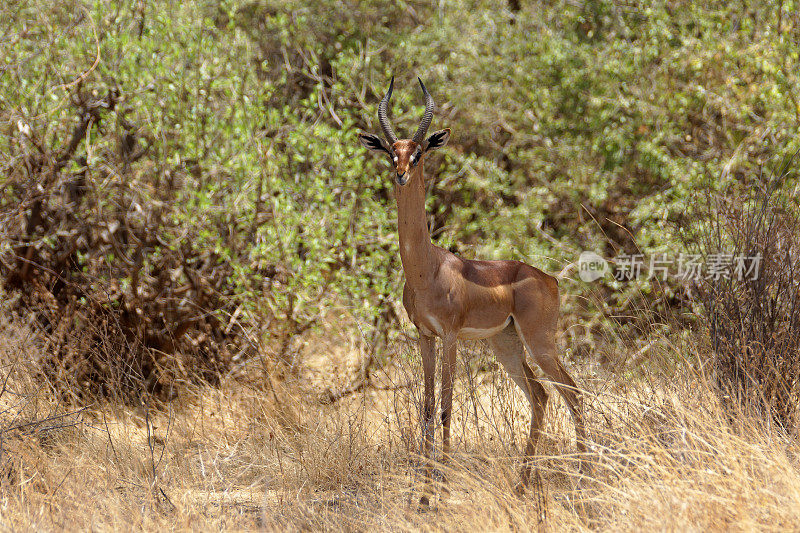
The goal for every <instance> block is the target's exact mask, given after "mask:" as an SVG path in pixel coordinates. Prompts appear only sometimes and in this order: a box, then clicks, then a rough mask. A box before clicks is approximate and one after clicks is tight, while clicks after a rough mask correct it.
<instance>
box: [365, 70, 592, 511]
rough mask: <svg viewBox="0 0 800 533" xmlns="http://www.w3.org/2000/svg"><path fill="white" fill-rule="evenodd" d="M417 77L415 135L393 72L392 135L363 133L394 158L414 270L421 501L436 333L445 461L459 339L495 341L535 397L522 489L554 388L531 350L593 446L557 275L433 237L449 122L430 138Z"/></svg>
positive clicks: (410, 287)
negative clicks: (401, 131)
mask: <svg viewBox="0 0 800 533" xmlns="http://www.w3.org/2000/svg"><path fill="white" fill-rule="evenodd" d="M417 79H418V81H419V85H420V87H421V88H422V94H423V96H424V97H425V113H424V114H423V116H422V120H421V121H420V124H419V127H418V128H417V131H416V132H415V133H414V136H413V137H412V138H411V139H398V138H397V136H396V135H395V133H394V130H392V126H391V124H390V123H389V120H388V117H387V114H386V109H387V106H388V104H389V99H390V98H391V97H392V89H393V88H394V77H392V80H391V82H390V83H389V91H388V92H387V93H386V95H385V96H384V97H383V99H382V100H381V101H380V104H379V105H378V122H379V123H380V126H381V129H382V130H383V135H384V137H385V140H384V139H382V138H381V137H380V136H378V135H373V134H368V133H363V132H361V133H359V134H358V137H359V140H360V141H361V144H362V145H364V147H366V148H367V149H369V150H371V151H373V152H383V153H385V154H387V155H388V156H389V157H390V158H391V161H392V164H393V166H394V172H395V179H394V181H395V196H396V200H397V225H398V234H399V239H400V259H401V261H402V265H403V271H404V273H405V277H406V282H405V286H404V287H403V307H405V309H406V312H407V313H408V317H409V319H410V320H411V322H412V323H413V324H414V326H416V328H417V331H418V333H419V348H420V353H421V355H422V368H423V379H424V389H425V397H424V402H423V410H422V411H423V412H422V415H423V416H422V421H421V426H422V428H421V429H422V433H423V439H422V443H421V448H422V450H421V452H422V453H421V455H422V456H423V458H424V461H425V465H426V466H425V467H424V472H425V479H426V489H425V491H424V494H423V496H422V498H421V501H420V503H421V504H422V505H423V506H427V505H429V499H428V495H429V494H430V493H431V492H430V485H431V479H432V468H433V467H432V464H431V460H430V457H431V449H432V448H433V444H434V423H433V417H434V408H435V397H434V386H435V375H434V374H435V370H436V346H435V339H436V337H439V338H440V339H442V344H443V350H442V351H443V359H442V377H441V379H442V389H441V395H442V399H441V409H442V415H441V416H442V441H443V445H442V462H443V463H444V464H446V463H448V462H450V460H451V457H450V414H451V410H452V401H453V373H454V370H455V365H456V343H457V341H458V340H459V339H465V340H478V339H481V340H484V341H485V342H486V343H487V344H489V346H490V347H491V348H492V351H493V352H494V354H495V357H496V359H497V360H498V362H500V363H501V364H502V366H503V367H504V369H505V371H506V372H507V373H508V375H509V377H510V378H511V379H512V380H513V381H514V383H516V385H517V386H518V387H519V388H520V389H521V390H522V392H523V393H524V395H525V397H526V398H527V400H528V402H529V403H530V407H531V425H530V433H529V434H528V438H527V443H526V446H525V456H524V458H523V465H522V470H521V474H520V478H521V479H520V481H519V483H518V484H517V485H516V486H515V487H514V491H515V492H516V493H517V494H518V495H521V494H523V493H524V492H525V489H526V487H527V486H528V483H529V481H530V475H531V463H532V459H533V456H534V453H535V451H536V443H537V441H538V440H539V433H540V428H541V425H542V421H543V419H544V413H545V406H546V404H547V397H548V394H547V391H546V390H545V388H544V386H542V384H541V383H540V382H539V381H538V380H537V378H536V376H535V375H534V373H533V371H532V370H531V368H530V366H529V365H528V362H527V361H526V358H525V350H527V351H528V353H529V354H530V355H531V357H532V358H533V360H534V361H536V363H537V364H538V365H539V367H540V368H541V369H542V371H543V372H544V374H545V375H546V376H547V378H549V380H550V381H551V382H552V384H553V385H554V386H555V388H556V390H557V391H558V392H559V393H560V394H561V396H562V397H563V398H564V400H565V401H566V404H567V407H568V408H569V410H570V412H571V414H572V417H573V421H574V423H575V431H576V436H577V448H578V451H579V452H584V451H585V450H586V447H585V444H584V440H585V437H586V435H585V430H584V423H583V408H582V405H581V397H580V394H579V391H578V388H577V387H576V385H575V381H573V379H572V378H571V377H570V375H569V374H568V373H567V371H566V369H565V368H564V365H563V364H562V363H561V360H560V359H559V357H558V354H557V352H556V328H557V322H558V314H559V304H560V300H559V292H558V281H557V280H556V278H554V277H553V276H550V275H548V274H545V273H544V272H542V271H541V270H539V269H538V268H534V267H532V266H530V265H527V264H525V263H523V262H521V261H478V260H470V259H462V258H460V257H458V256H457V255H455V254H453V253H451V252H450V251H448V250H444V249H442V248H440V247H438V246H435V245H434V244H433V243H432V242H431V237H430V233H429V231H428V225H427V222H426V215H425V178H424V173H423V165H424V162H425V156H426V155H427V154H428V153H429V152H432V151H433V150H437V149H439V148H441V147H443V146H444V145H446V144H447V141H448V140H449V139H450V129H443V130H439V131H436V132H434V133H432V134H431V135H430V136H428V137H427V138H426V134H427V132H428V128H429V127H430V125H431V122H432V120H433V110H434V101H433V97H431V95H430V93H428V90H427V89H426V88H425V84H424V83H422V80H421V79H419V78H417Z"/></svg>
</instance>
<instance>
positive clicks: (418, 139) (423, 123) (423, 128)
mask: <svg viewBox="0 0 800 533" xmlns="http://www.w3.org/2000/svg"><path fill="white" fill-rule="evenodd" d="M417 79H418V80H419V86H420V87H422V94H424V95H425V114H424V115H422V120H420V122H419V128H417V133H415V134H414V137H413V138H412V139H411V140H412V141H414V142H415V143H417V144H422V141H423V140H424V139H425V134H426V133H428V128H429V127H430V125H431V122H432V121H433V108H434V103H433V96H431V95H430V93H429V92H428V89H426V88H425V84H424V83H422V80H421V79H420V78H417Z"/></svg>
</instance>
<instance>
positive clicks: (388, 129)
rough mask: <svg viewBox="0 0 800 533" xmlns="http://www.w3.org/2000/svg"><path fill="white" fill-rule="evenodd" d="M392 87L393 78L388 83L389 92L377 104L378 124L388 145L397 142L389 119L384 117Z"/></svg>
mask: <svg viewBox="0 0 800 533" xmlns="http://www.w3.org/2000/svg"><path fill="white" fill-rule="evenodd" d="M393 87H394V76H392V81H391V82H389V92H387V93H386V96H384V97H383V99H382V100H381V103H380V104H378V122H380V123H381V129H382V130H383V135H384V136H385V137H386V140H387V141H389V144H394V143H396V142H397V135H395V134H394V131H392V125H391V124H389V117H387V116H386V107H387V106H388V105H389V99H390V98H391V97H392V88H393Z"/></svg>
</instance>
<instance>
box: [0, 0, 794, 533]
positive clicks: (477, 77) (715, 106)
mask: <svg viewBox="0 0 800 533" xmlns="http://www.w3.org/2000/svg"><path fill="white" fill-rule="evenodd" d="M799 54H800V7H798V5H797V3H796V2H794V1H793V0H779V1H772V2H750V1H747V0H742V1H736V2H711V3H694V2H683V1H666V2H655V3H647V2H636V1H630V2H629V1H625V2H622V1H610V0H609V1H595V0H586V1H573V0H565V1H557V2H538V1H531V2H527V1H519V0H510V1H499V0H497V1H489V0H474V1H461V0H454V1H450V2H444V1H440V2H419V1H402V0H378V1H372V2H366V1H355V0H353V1H340V2H327V1H322V0H319V1H317V0H308V1H272V0H256V1H240V0H234V1H227V2H192V3H180V2H152V1H149V0H133V1H130V2H126V3H119V2H105V1H95V2H88V1H62V2H42V1H39V0H27V1H25V0H22V1H11V2H7V3H5V4H4V5H3V7H0V168H1V169H2V170H1V171H0V221H2V224H1V225H0V281H1V282H2V288H1V289H0V294H1V295H2V297H3V300H4V301H3V304H2V306H3V312H4V314H5V315H6V317H5V318H4V319H3V320H2V322H0V326H2V330H0V364H2V373H1V374H0V378H2V383H3V386H2V392H0V431H2V433H0V435H1V436H0V483H1V484H2V486H3V491H2V494H0V502H1V503H2V507H0V508H1V509H2V514H1V515H0V523H3V524H4V525H5V526H7V527H13V528H18V527H24V528H30V529H34V528H37V529H38V528H45V529H61V528H68V527H69V528H72V527H74V526H78V527H97V528H100V529H112V528H113V529H116V528H118V527H123V528H129V527H136V528H139V527H141V528H154V527H161V526H164V525H168V526H170V527H177V528H209V527H223V528H241V527H257V526H261V527H266V528H268V529H283V528H287V527H288V528H290V529H333V530H338V529H347V530H352V529H355V530H360V529H375V528H379V529H417V528H430V529H439V528H441V529H463V528H464V527H468V528H472V529H483V528H486V527H490V528H493V529H514V528H532V527H541V528H547V527H551V528H553V529H564V528H574V529H586V528H595V527H600V528H604V529H609V528H611V529H641V528H644V527H649V526H652V525H657V526H659V527H667V528H672V527H674V528H679V527H680V528H683V527H691V528H697V529H700V528H703V529H706V528H708V527H712V528H718V529H727V528H741V529H750V528H767V529H781V528H791V527H792V525H793V524H796V523H797V516H796V513H797V509H799V508H800V506H798V505H797V504H798V500H800V465H798V463H797V459H796V458H797V457H798V453H800V448H798V445H797V442H796V437H797V423H798V420H797V405H798V403H797V402H798V399H799V397H800V380H798V374H800V356H799V355H798V353H797V345H798V343H797V341H798V340H800V306H798V305H797V304H798V303H800V302H798V292H797V282H798V281H800V280H798V279H797V276H798V274H797V272H798V270H797V267H798V266H800V261H798V259H797V257H796V256H797V249H796V247H797V238H798V230H799V229H800V224H798V218H797V217H798V209H797V200H796V198H797V194H796V189H797V167H796V162H795V159H794V154H796V152H797V151H798V150H800V136H798V128H800V103H799V102H798V96H797V95H798V94H800V76H798V74H797V64H798V55H799ZM392 75H394V76H396V78H397V82H398V83H397V86H396V87H397V89H398V90H397V91H396V92H395V96H394V98H393V101H392V106H391V109H390V116H391V118H392V121H393V124H394V125H395V128H396V129H398V130H400V132H406V133H408V132H411V131H412V128H415V127H416V124H417V122H418V120H419V117H420V114H421V110H422V106H421V95H420V94H419V92H418V87H417V86H416V84H415V79H416V76H418V75H419V76H421V77H422V79H423V80H424V81H425V83H426V85H427V86H428V88H429V89H430V91H431V93H432V94H433V96H434V98H435V100H436V102H437V109H436V114H435V118H434V124H433V126H432V127H433V128H442V127H450V128H452V130H453V137H452V139H451V141H450V143H449V145H448V147H447V148H446V149H445V150H442V151H439V152H436V153H435V154H433V155H432V156H431V157H430V158H428V160H427V161H426V175H427V178H428V187H429V195H428V214H429V224H430V227H431V230H432V238H433V239H434V241H435V242H436V243H437V244H438V245H440V246H443V247H445V248H449V249H451V250H452V251H454V252H456V253H459V254H460V255H462V256H464V257H468V258H497V259H501V258H502V259H520V260H524V261H526V262H529V263H531V264H534V265H536V266H538V267H540V268H542V269H544V270H546V271H550V272H554V273H555V272H562V273H563V279H562V281H561V283H560V286H561V288H562V310H563V318H562V321H561V325H562V330H563V335H562V338H561V346H562V347H563V350H564V357H565V360H566V361H568V364H570V365H571V366H572V367H573V368H574V369H575V371H576V372H578V375H579V382H580V383H581V384H582V386H584V387H585V388H586V397H587V400H586V401H587V403H588V406H589V409H590V423H591V426H592V436H593V441H594V445H593V448H592V452H591V457H590V459H591V460H592V461H593V462H594V463H595V465H596V469H595V471H594V472H593V473H592V474H591V475H588V476H580V475H578V474H577V472H576V469H575V463H574V459H575V448H574V438H573V436H572V432H571V428H570V425H569V424H568V419H567V417H566V414H565V413H564V411H565V410H564V406H563V405H562V404H561V403H560V401H554V402H551V407H549V408H548V415H547V417H548V420H549V421H548V423H547V424H548V425H547V427H546V428H545V430H546V432H547V433H548V435H549V439H545V442H543V444H542V445H541V447H540V448H541V449H540V453H541V459H540V461H539V462H538V463H537V464H538V466H539V467H540V471H541V472H542V477H543V481H542V483H541V486H540V487H539V488H538V489H536V490H534V491H533V493H532V495H531V496H530V497H528V498H527V499H522V500H518V499H514V498H511V497H510V496H509V493H508V486H509V484H510V483H513V481H514V477H515V474H514V470H515V468H516V467H517V466H518V462H519V455H520V453H521V450H520V446H521V443H522V434H523V433H524V431H523V429H522V428H524V425H525V423H526V420H527V416H528V414H527V411H526V408H525V407H524V405H521V401H520V400H521V398H519V397H517V395H516V392H515V391H514V390H513V388H512V387H510V386H509V385H508V383H507V382H506V380H505V378H504V377H503V376H502V375H501V373H499V372H497V371H496V370H497V366H496V364H495V363H494V361H493V360H492V358H491V357H489V356H487V354H485V353H484V352H483V351H482V349H481V347H480V346H479V345H471V344H469V345H466V346H465V347H464V350H463V352H464V353H465V355H464V358H463V359H462V361H463V362H464V363H465V364H463V365H461V369H460V372H461V376H460V383H461V386H462V388H463V390H461V392H460V394H461V396H460V399H459V398H457V399H456V404H457V405H461V406H462V408H461V409H462V412H461V414H460V415H459V416H460V418H459V416H457V417H456V424H457V425H458V428H460V429H459V430H458V431H460V437H458V439H457V448H458V449H460V450H461V452H462V453H463V455H462V456H461V457H460V459H459V461H458V462H457V464H456V466H455V467H454V472H453V473H452V475H450V476H449V477H450V478H451V485H452V486H453V487H455V488H452V489H451V496H450V497H449V498H444V497H443V498H442V500H441V502H440V503H439V504H438V506H437V507H436V509H435V513H436V515H435V516H436V519H435V520H433V521H431V520H430V519H429V517H426V516H425V515H419V514H417V512H416V508H415V506H414V505H413V503H412V500H413V498H412V496H410V494H413V493H414V490H415V487H416V483H417V482H418V479H417V475H416V468H417V458H416V457H415V455H414V453H415V451H416V439H418V435H417V426H416V424H417V411H416V409H417V405H418V402H417V400H418V396H419V391H418V390H417V384H416V380H415V379H414V376H415V375H417V374H418V372H419V370H418V368H417V364H418V357H417V355H416V354H415V353H414V349H413V345H414V343H413V342H409V341H410V340H413V337H414V332H413V328H409V324H408V322H407V320H406V318H405V312H404V311H403V310H402V306H401V305H400V303H399V298H400V294H401V289H402V282H403V275H402V269H401V266H400V262H399V254H398V251H397V235H396V233H397V230H396V225H395V207H394V201H393V181H392V179H391V176H390V173H389V169H388V166H387V163H386V161H384V160H382V159H381V158H376V157H372V156H370V154H367V153H365V151H364V150H363V149H362V147H361V146H360V145H359V144H358V142H357V140H356V133H357V132H358V131H362V130H363V131H370V132H377V131H379V129H380V128H379V127H378V126H377V120H376V118H377V116H376V109H377V103H378V101H379V100H380V98H381V97H382V96H383V94H384V91H385V90H386V88H387V86H388V80H389V79H390V77H391V76H392ZM584 250H590V251H594V252H597V253H599V254H600V255H602V256H604V257H607V258H613V257H615V256H618V255H620V254H635V253H639V254H643V256H644V257H645V258H650V257H655V256H657V255H659V254H667V256H669V257H671V258H677V257H678V256H679V254H681V253H685V254H699V255H700V256H702V257H706V258H707V257H708V256H709V255H710V254H715V253H718V252H720V251H723V252H726V253H734V254H746V255H754V254H759V255H760V256H761V257H762V258H763V263H762V272H761V274H762V275H761V276H760V278H759V280H754V281H752V282H739V281H738V280H736V279H713V278H709V279H702V280H699V281H697V282H694V281H692V280H688V281H687V280H680V279H677V278H676V277H674V276H671V277H670V278H669V279H668V280H666V281H658V280H653V279H647V277H646V276H642V277H641V278H640V279H638V280H632V281H625V282H620V281H616V280H614V279H612V278H610V277H606V278H603V279H602V280H599V281H596V282H594V283H592V284H587V283H584V282H582V281H580V279H579V278H578V277H577V272H576V270H575V268H574V264H573V263H574V262H575V261H577V258H578V256H579V254H580V252H581V251H584ZM645 264H647V263H645ZM570 265H572V266H570ZM476 502H478V503H480V505H478V503H476ZM477 507H480V509H477ZM89 511H91V513H89ZM87 513H88V514H87ZM91 514H95V517H94V518H91V517H90V516H91Z"/></svg>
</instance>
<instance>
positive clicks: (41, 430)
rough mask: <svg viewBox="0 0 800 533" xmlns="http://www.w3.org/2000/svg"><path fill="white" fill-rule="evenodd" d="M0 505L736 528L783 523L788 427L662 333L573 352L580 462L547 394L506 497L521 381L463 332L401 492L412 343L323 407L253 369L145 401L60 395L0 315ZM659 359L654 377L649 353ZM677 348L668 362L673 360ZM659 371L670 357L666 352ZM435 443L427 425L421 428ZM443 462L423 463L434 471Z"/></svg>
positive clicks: (38, 522)
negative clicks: (727, 389) (426, 504)
mask: <svg viewBox="0 0 800 533" xmlns="http://www.w3.org/2000/svg"><path fill="white" fill-rule="evenodd" d="M0 331H2V339H1V340H0V361H2V363H1V364H2V369H3V377H4V380H5V381H4V386H3V388H2V395H1V396H0V402H2V408H0V411H1V412H2V413H1V414H0V424H1V425H0V428H2V429H1V430H2V447H0V450H2V451H1V452H0V453H2V455H0V479H1V480H2V481H0V482H1V483H2V486H3V490H2V492H0V522H2V526H3V527H4V528H6V529H13V530H32V529H37V530H40V529H44V530H59V529H76V528H81V529H89V528H92V529H97V530H130V529H253V528H263V529H266V530H281V531H284V530H325V531H374V530H453V531H463V530H512V529H526V530H527V529H536V528H538V529H541V530H588V529H602V530H615V531H625V530H635V531H640V530H644V529H648V530H649V529H671V530H723V529H724V530H730V529H734V530H752V529H770V530H780V529H793V528H795V527H796V524H798V523H800V466H799V465H798V460H797V457H798V455H799V453H800V449H798V445H797V442H796V440H795V439H794V438H793V437H790V436H788V435H787V434H786V433H785V432H784V431H783V430H782V429H781V428H779V427H776V426H774V425H772V424H771V423H770V421H769V418H767V419H756V418H748V416H747V415H745V414H744V413H731V412H730V411H726V410H725V409H724V408H723V406H722V405H721V404H720V403H719V402H718V401H717V397H716V395H715V394H714V393H713V387H712V386H710V385H709V379H707V378H706V377H705V376H703V375H702V374H700V373H698V372H696V371H695V370H693V368H694V367H693V366H692V365H690V364H688V363H686V362H685V361H686V360H687V359H688V358H689V357H691V356H692V355H696V354H693V353H692V351H693V350H697V349H698V348H697V347H698V346H699V344H697V343H695V342H687V341H682V342H675V341H672V342H668V341H670V339H662V342H659V343H658V348H654V349H653V350H652V352H651V353H650V363H651V364H650V365H648V368H649V370H642V371H640V372H639V374H638V375H636V374H631V375H630V376H629V377H627V378H620V377H615V375H618V374H615V375H611V374H609V375H605V374H603V373H602V371H600V370H598V369H595V370H590V369H588V368H585V369H583V370H581V369H574V370H575V371H577V372H578V374H579V381H580V382H581V383H582V384H584V385H585V386H586V387H587V389H588V391H587V395H586V403H587V409H588V421H589V426H590V428H591V440H592V445H591V451H590V453H589V456H588V458H587V459H588V460H589V462H590V463H591V464H592V469H591V472H590V473H589V474H586V475H581V474H579V473H578V470H577V468H576V459H577V457H576V455H575V443H574V432H573V429H572V423H571V420H570V418H569V415H568V413H567V410H566V408H565V406H564V405H563V403H562V402H561V400H560V399H557V395H555V394H552V395H551V398H552V400H551V402H550V404H549V406H548V409H547V415H546V419H545V420H546V422H545V427H544V432H545V436H544V437H543V439H542V441H541V444H540V447H539V455H538V457H537V459H536V465H537V467H538V469H539V472H540V478H541V479H540V483H539V484H538V486H536V487H534V488H533V489H532V490H531V491H530V492H529V493H528V495H527V496H525V497H524V498H516V497H513V496H512V495H511V486H512V485H513V483H515V482H516V480H517V472H518V468H519V465H520V455H521V450H522V446H523V444H524V442H523V439H524V435H525V430H526V425H527V419H528V418H527V417H528V414H527V407H526V406H525V405H524V403H523V400H522V398H521V395H520V394H519V393H518V392H517V391H516V390H515V389H514V385H513V384H511V383H510V382H509V381H508V380H507V379H506V378H505V377H504V376H503V374H502V372H501V371H499V370H498V369H497V367H496V364H495V363H494V361H493V359H492V357H491V356H490V355H488V353H487V352H486V351H485V350H483V349H482V348H480V346H478V345H466V346H465V347H464V348H463V349H462V352H461V353H462V357H461V358H460V364H459V376H458V378H457V383H458V389H457V391H456V397H455V413H454V419H453V436H454V447H455V450H456V453H455V461H454V463H453V464H452V465H451V466H450V467H449V468H448V470H447V472H444V473H446V475H447V477H448V480H449V483H448V485H447V487H448V488H449V494H448V493H446V492H445V491H444V490H442V489H443V488H442V487H441V486H437V494H438V495H439V498H438V499H437V500H435V502H434V506H433V509H432V510H431V511H429V512H424V513H421V512H419V511H418V508H417V501H418V497H419V489H420V483H421V481H422V480H421V477H420V476H419V464H420V463H419V458H418V457H417V456H416V454H415V451H416V449H417V445H418V441H419V429H418V422H417V421H418V419H419V413H418V406H419V404H420V396H421V393H420V389H419V387H420V385H419V383H418V379H417V376H419V371H420V369H419V361H418V357H413V355H414V354H413V351H412V350H411V349H404V350H405V352H404V353H401V354H400V355H399V356H398V357H395V358H394V360H393V361H394V363H393V364H392V365H391V366H389V367H386V368H383V369H381V370H377V371H374V372H373V375H372V378H371V383H370V385H369V386H367V387H363V388H361V389H360V390H358V391H356V392H354V393H352V394H347V395H344V396H342V397H341V398H340V399H339V400H338V401H335V402H333V403H329V404H325V403H321V402H320V401H319V395H318V394H317V393H316V392H315V391H310V390H308V389H305V388H303V387H302V386H301V383H293V382H291V381H285V382H282V383H278V382H277V381H273V382H270V381H269V380H266V379H264V376H263V374H261V373H260V370H259V369H257V368H253V369H251V370H249V371H247V372H244V373H241V374H240V375H239V376H238V377H236V378H234V377H228V378H225V379H223V381H222V383H221V385H220V386H219V387H217V388H214V387H210V386H208V385H204V386H203V385H198V384H183V385H180V384H179V385H178V386H177V395H178V397H177V399H176V400H174V401H173V402H171V403H170V404H163V405H159V406H154V405H149V406H148V405H140V406H138V407H130V406H128V407H121V406H119V405H118V404H103V403H97V404H93V405H89V406H86V407H85V408H83V409H80V410H77V411H76V410H75V408H73V407H69V406H68V405H64V404H60V403H59V401H58V400H57V399H56V398H57V397H56V396H55V395H53V394H51V391H50V388H49V385H48V383H47V382H46V381H43V380H42V379H41V377H40V376H39V375H38V374H37V372H36V364H37V359H38V358H39V357H41V353H40V347H39V339H38V338H37V334H36V333H35V332H34V331H33V330H32V329H31V327H30V326H29V325H27V324H25V323H22V322H21V321H19V320H10V319H3V323H2V329H0ZM659 360H664V361H668V362H669V365H670V372H669V373H666V372H665V373H664V374H663V375H662V374H660V372H659V370H658V368H659V365H658V361H659ZM676 360H677V361H678V362H677V363H676V362H675V361H676ZM675 367H677V368H678V372H677V374H676V373H675V372H674V368H675ZM439 442H440V434H439ZM442 469H444V467H440V470H442Z"/></svg>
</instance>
